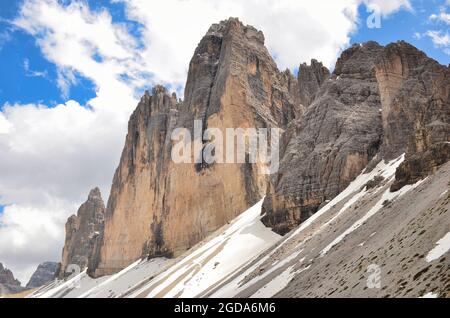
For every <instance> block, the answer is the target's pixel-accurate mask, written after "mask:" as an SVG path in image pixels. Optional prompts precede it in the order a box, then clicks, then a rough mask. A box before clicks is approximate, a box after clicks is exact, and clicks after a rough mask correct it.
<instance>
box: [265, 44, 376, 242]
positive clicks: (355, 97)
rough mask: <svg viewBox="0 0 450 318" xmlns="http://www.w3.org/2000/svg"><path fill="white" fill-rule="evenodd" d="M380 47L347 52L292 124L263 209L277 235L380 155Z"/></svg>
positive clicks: (356, 48) (309, 212) (285, 138)
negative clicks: (377, 71) (377, 64)
mask: <svg viewBox="0 0 450 318" xmlns="http://www.w3.org/2000/svg"><path fill="white" fill-rule="evenodd" d="M382 49H383V48H382V47H381V46H380V45H378V44H377V43H375V42H369V43H366V44H365V45H364V46H360V45H355V46H353V47H351V48H350V49H348V50H346V51H344V52H343V54H342V56H341V57H340V58H339V59H338V61H337V64H336V68H335V71H334V73H333V76H332V77H331V78H329V79H327V80H325V82H324V83H323V84H322V85H321V87H320V89H319V90H318V92H317V93H316V94H317V98H316V99H315V100H314V101H313V102H312V104H311V105H309V107H308V108H307V110H306V112H305V114H304V115H303V116H302V117H301V118H300V119H298V120H296V121H295V122H293V123H292V125H291V126H290V128H289V130H288V132H287V133H286V135H285V137H284V140H285V149H284V152H283V159H282V161H281V164H280V171H279V173H278V175H275V176H274V178H273V179H272V182H271V184H270V188H269V193H268V195H267V197H266V200H265V202H264V206H263V213H266V216H265V217H264V219H263V221H264V223H265V224H266V225H268V226H271V227H272V228H273V229H274V231H275V232H277V233H280V234H285V233H286V232H288V231H289V230H291V229H292V228H293V227H295V226H296V225H298V224H299V223H301V222H302V221H304V220H306V219H307V218H308V217H309V216H311V215H312V214H313V213H315V212H316V211H317V209H318V208H319V207H320V205H321V204H322V203H324V202H325V201H326V200H331V199H332V198H333V197H334V196H336V195H337V194H338V193H339V192H341V191H342V190H343V189H344V188H345V187H347V185H348V184H349V183H350V182H351V181H352V180H353V179H354V178H355V177H356V176H357V175H358V174H359V173H360V172H361V170H362V169H363V168H364V167H366V165H367V164H368V163H369V162H370V161H371V160H372V158H373V157H374V156H375V154H376V153H377V152H378V149H379V146H380V143H381V138H382V137H381V136H382V126H381V114H380V110H379V109H380V95H379V92H378V84H377V81H376V77H375V71H374V63H375V60H376V59H377V57H378V55H379V54H380V52H381V51H382ZM312 64H313V65H317V64H316V63H314V62H313V63H312Z"/></svg>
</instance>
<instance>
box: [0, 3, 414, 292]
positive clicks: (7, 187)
mask: <svg viewBox="0 0 450 318" xmlns="http://www.w3.org/2000/svg"><path fill="white" fill-rule="evenodd" d="M362 2H364V3H365V4H367V5H368V6H369V7H371V8H373V6H374V5H375V4H377V5H378V8H379V10H380V12H381V13H382V14H383V15H385V16H386V15H388V14H390V13H392V12H395V11H396V10H399V9H400V8H402V7H403V8H410V5H409V2H408V1H404V0H403V1H402V0H398V1H380V0H364V1H362V0H341V1H336V0H328V1H317V0H305V1H297V0H284V1H279V0H278V1H275V0H258V1H257V0H247V1H238V0H167V1H147V0H145V1H144V0H127V1H126V5H127V13H128V17H129V18H130V19H133V20H137V21H139V22H140V23H141V24H142V36H143V38H142V39H141V43H143V44H144V47H143V48H142V47H138V44H137V41H136V39H135V38H134V37H133V36H132V35H131V34H130V33H129V32H128V30H127V29H126V27H125V26H124V24H117V23H113V22H112V19H111V16H110V15H109V13H108V12H107V11H105V10H103V11H95V12H93V11H91V10H90V9H89V7H88V6H87V4H86V3H85V2H76V1H75V2H71V4H69V5H67V6H64V5H63V4H62V3H63V2H61V1H59V2H58V1H54V0H28V1H25V2H24V4H23V5H22V7H21V11H20V14H19V17H18V19H16V20H15V21H14V25H15V26H16V27H17V28H19V29H21V30H23V31H25V32H27V33H29V34H31V35H32V36H34V37H35V38H36V43H37V44H38V46H39V47H40V49H41V51H42V54H43V55H44V57H45V58H46V59H48V60H49V61H50V62H52V63H54V64H55V65H56V67H57V69H58V78H57V79H56V81H57V84H58V85H59V87H60V89H61V91H62V94H63V96H68V93H69V90H70V87H71V86H72V85H73V84H74V83H76V81H77V78H78V77H80V76H81V77H84V78H87V79H89V80H91V81H92V82H93V83H94V85H95V93H96V96H95V98H93V99H91V100H90V101H89V102H88V103H87V105H80V104H79V103H78V102H77V101H73V100H69V101H67V102H65V103H64V104H61V105H57V106H56V107H54V108H48V107H47V106H46V105H40V104H39V103H35V104H29V105H18V104H14V103H13V102H14V101H11V102H12V103H11V104H7V105H5V107H4V109H3V111H2V112H0V153H1V157H0V175H1V178H0V204H9V205H8V206H7V207H6V208H5V211H4V213H3V215H2V216H0V222H1V223H2V225H1V226H0V261H3V262H5V263H6V264H7V265H8V266H9V267H11V268H12V269H13V271H14V272H15V273H16V274H18V276H19V277H20V279H22V280H23V283H26V280H27V278H28V277H27V275H29V274H30V273H31V271H32V268H33V267H35V266H37V264H38V263H40V262H42V261H46V260H58V259H57V258H59V255H60V253H61V247H62V244H63V240H64V233H63V231H64V223H65V219H66V217H67V216H69V215H70V214H73V213H74V212H75V210H76V207H77V206H78V205H79V204H80V203H81V202H82V201H84V200H85V198H86V196H87V193H88V191H89V189H90V188H92V187H94V186H97V185H98V186H100V188H101V190H102V194H103V197H104V199H105V200H106V199H107V196H108V194H109V187H110V184H111V180H112V176H113V172H114V169H115V167H116V166H117V163H118V160H119V156H120V153H121V149H122V147H123V141H124V138H125V134H126V127H127V121H128V118H129V115H130V113H131V112H132V110H133V109H134V108H135V106H136V103H137V96H136V95H135V92H136V89H138V88H141V87H142V86H144V85H147V86H151V85H153V84H155V83H163V84H166V85H168V86H169V87H172V88H176V87H180V86H181V87H182V86H184V84H185V80H186V75H187V68H188V64H189V60H190V58H191V56H192V54H193V52H194V49H195V47H196V45H197V44H198V42H199V41H200V39H201V37H202V36H203V35H204V34H205V33H206V31H207V29H208V28H209V26H210V25H211V24H212V23H215V22H218V21H220V20H222V19H226V18H228V17H230V16H237V17H239V18H240V19H241V20H242V21H243V22H244V23H247V24H251V25H254V26H255V27H257V28H259V29H261V30H262V31H263V32H264V33H265V36H266V44H267V46H268V48H269V50H270V52H271V53H272V54H273V55H274V56H276V61H277V63H278V65H279V66H280V68H285V67H289V68H294V67H296V66H298V64H299V63H300V62H304V61H309V60H310V59H311V58H317V59H319V60H322V61H323V62H324V63H325V64H326V65H328V66H331V65H332V64H333V62H334V61H335V59H336V57H337V55H338V54H339V52H340V50H342V49H343V48H345V47H346V46H347V45H348V43H349V34H350V33H351V32H352V31H354V30H355V29H356V28H357V25H358V18H357V8H358V5H360V4H361V3H362ZM27 68H28V71H30V69H29V64H28V67H27ZM124 75H125V76H126V78H127V80H126V81H125V80H122V77H123V76H124ZM85 106H88V107H85Z"/></svg>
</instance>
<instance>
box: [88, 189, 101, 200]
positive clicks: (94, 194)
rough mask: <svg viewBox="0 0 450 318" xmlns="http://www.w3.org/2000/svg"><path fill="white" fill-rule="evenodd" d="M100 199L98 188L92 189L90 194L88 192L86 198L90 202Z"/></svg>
mask: <svg viewBox="0 0 450 318" xmlns="http://www.w3.org/2000/svg"><path fill="white" fill-rule="evenodd" d="M99 198H100V199H101V198H102V194H101V192H100V189H99V188H98V187H95V188H94V189H92V190H91V191H90V192H89V196H88V199H89V200H92V199H99Z"/></svg>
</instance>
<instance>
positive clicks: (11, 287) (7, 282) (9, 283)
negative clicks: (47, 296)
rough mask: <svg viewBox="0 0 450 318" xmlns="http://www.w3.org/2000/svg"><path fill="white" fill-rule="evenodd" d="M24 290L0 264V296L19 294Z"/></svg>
mask: <svg viewBox="0 0 450 318" xmlns="http://www.w3.org/2000/svg"><path fill="white" fill-rule="evenodd" d="M23 290H24V288H23V287H22V286H21V284H20V282H19V281H18V280H17V279H15V278H14V274H13V273H12V272H11V271H10V270H9V269H7V268H6V267H4V266H3V264H2V263H0V296H1V295H8V294H15V293H20V292H22V291H23Z"/></svg>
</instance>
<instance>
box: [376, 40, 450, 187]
mask: <svg viewBox="0 0 450 318" xmlns="http://www.w3.org/2000/svg"><path fill="white" fill-rule="evenodd" d="M375 69H376V76H377V80H378V83H379V87H380V93H381V104H382V105H381V106H382V115H383V131H384V138H383V147H382V155H383V156H384V157H387V158H393V157H395V156H397V155H398V154H399V153H402V152H406V153H407V155H406V160H405V162H404V163H403V164H402V165H401V166H400V167H399V169H398V170H397V174H396V182H395V183H394V184H393V186H392V189H393V190H398V189H399V188H401V187H402V186H404V185H406V184H412V183H415V182H417V181H418V180H420V179H422V178H423V177H425V176H427V175H428V174H430V173H432V172H434V171H436V169H437V167H438V166H440V165H442V164H443V163H445V162H447V161H448V160H449V158H450V144H449V141H450V122H449V121H450V69H449V68H448V67H446V66H443V65H440V64H439V63H437V62H436V61H434V60H432V59H430V58H428V57H427V56H426V55H425V54H424V53H423V52H421V51H419V50H418V49H416V48H415V47H413V46H412V45H410V44H408V43H406V42H402V41H401V42H398V43H393V44H390V45H388V46H386V48H385V49H384V50H383V52H382V54H381V55H380V57H379V59H378V61H377V63H376V68H375Z"/></svg>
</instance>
